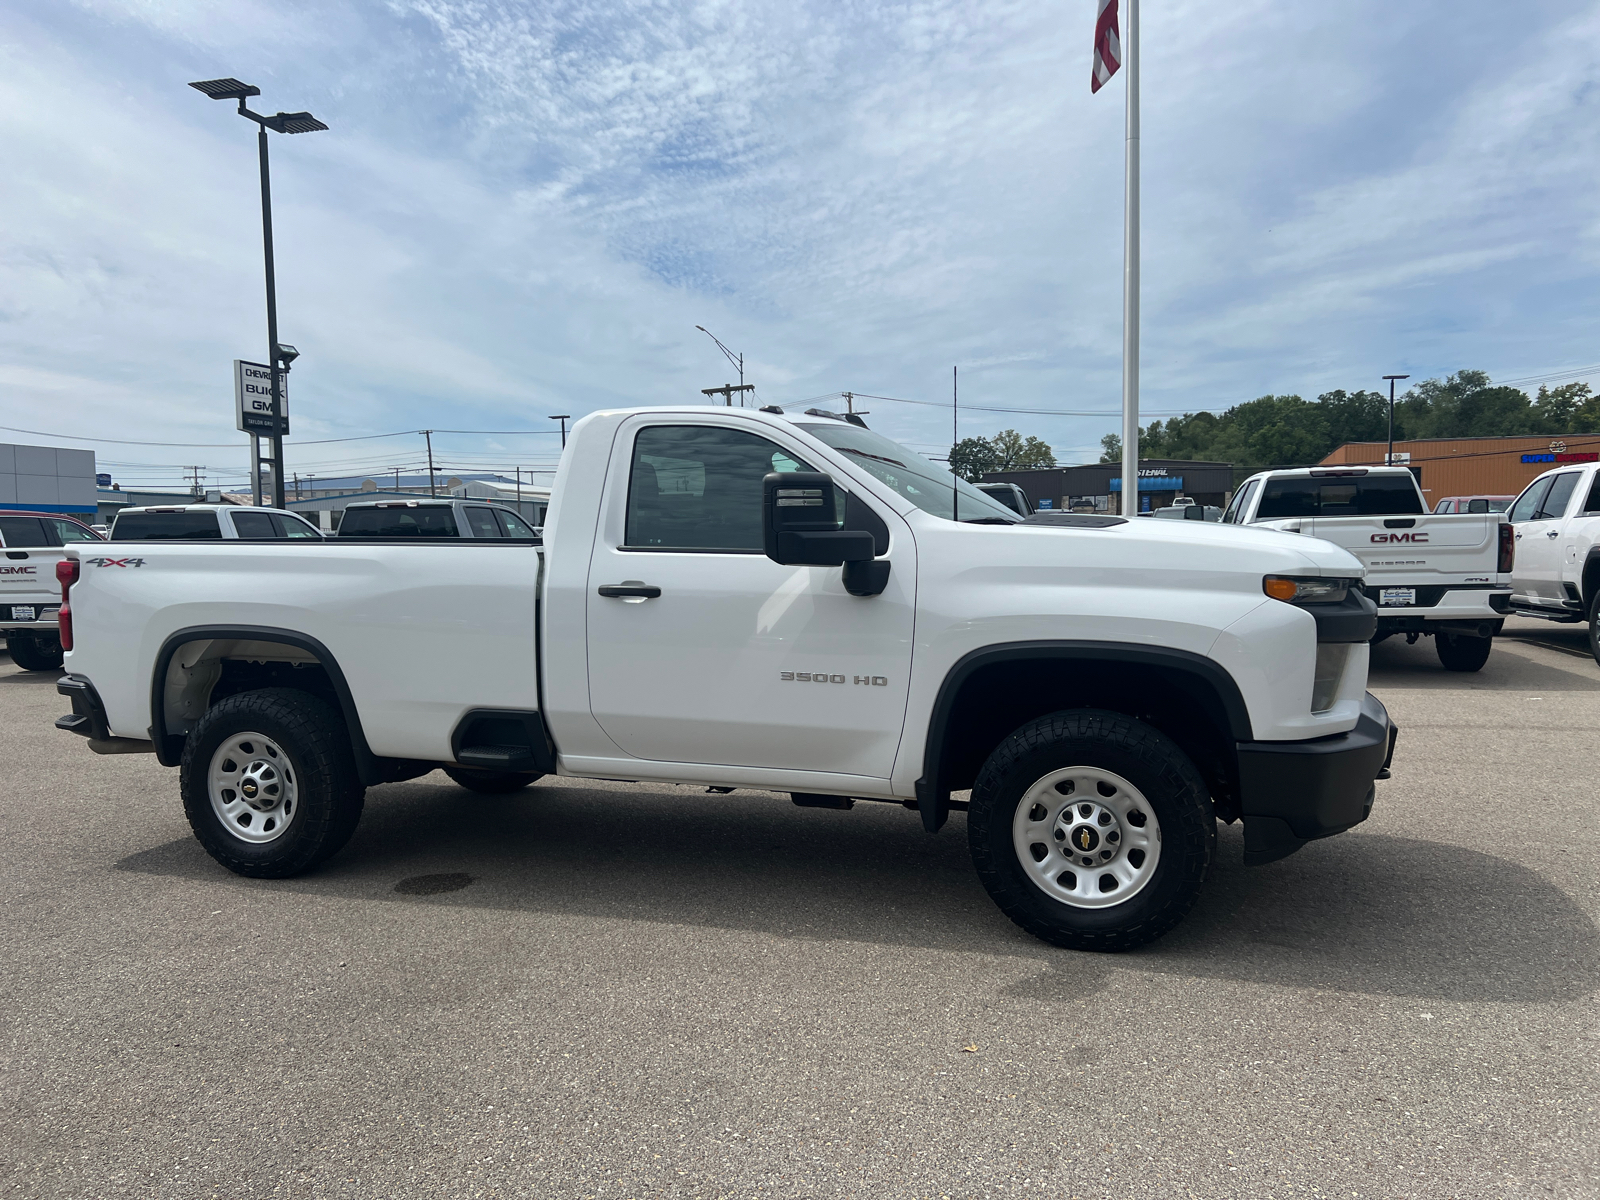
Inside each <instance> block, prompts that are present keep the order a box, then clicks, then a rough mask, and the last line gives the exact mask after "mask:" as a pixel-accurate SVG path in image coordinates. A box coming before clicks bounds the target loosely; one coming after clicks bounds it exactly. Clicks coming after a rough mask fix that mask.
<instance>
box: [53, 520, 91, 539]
mask: <svg viewBox="0 0 1600 1200" xmlns="http://www.w3.org/2000/svg"><path fill="white" fill-rule="evenodd" d="M50 524H52V525H54V526H55V530H56V538H57V540H58V541H60V542H61V544H62V545H66V544H68V543H69V542H98V541H99V540H100V539H99V538H97V537H95V535H94V533H93V532H92V531H90V530H88V529H85V528H84V527H83V526H82V525H79V524H78V523H77V522H76V521H58V520H55V519H54V518H52V519H51V521H50Z"/></svg>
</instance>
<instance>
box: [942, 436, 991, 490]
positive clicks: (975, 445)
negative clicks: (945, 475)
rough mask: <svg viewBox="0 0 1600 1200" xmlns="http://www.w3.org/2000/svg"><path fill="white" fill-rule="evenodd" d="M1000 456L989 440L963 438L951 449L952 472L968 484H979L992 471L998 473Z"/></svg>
mask: <svg viewBox="0 0 1600 1200" xmlns="http://www.w3.org/2000/svg"><path fill="white" fill-rule="evenodd" d="M999 462H1000V455H999V454H998V453H997V452H996V451H995V448H994V446H993V445H992V444H991V443H990V442H989V439H988V438H981V437H970V438H962V439H961V440H960V441H959V442H957V443H956V444H955V445H954V446H952V447H951V448H950V471H951V473H952V474H954V475H958V476H960V477H961V478H962V479H965V480H966V481H967V482H968V483H977V482H978V480H980V479H982V478H983V477H984V476H985V475H986V474H988V473H989V472H990V471H998V470H999V469H1000V467H999V465H998V464H999Z"/></svg>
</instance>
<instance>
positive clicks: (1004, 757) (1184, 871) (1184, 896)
mask: <svg viewBox="0 0 1600 1200" xmlns="http://www.w3.org/2000/svg"><path fill="white" fill-rule="evenodd" d="M1068 767H1085V768H1093V769H1099V770H1102V771H1106V772H1110V773H1114V774H1116V775H1118V776H1121V777H1122V778H1123V779H1124V780H1126V781H1127V782H1128V783H1129V784H1131V785H1132V786H1133V787H1134V788H1136V789H1137V790H1138V791H1139V792H1141V793H1143V797H1144V802H1145V803H1146V804H1147V805H1148V806H1149V808H1150V809H1151V810H1152V811H1153V813H1154V816H1155V818H1156V821H1157V828H1158V831H1159V844H1160V851H1159V858H1158V859H1157V861H1156V865H1155V867H1154V869H1153V874H1151V875H1150V876H1149V878H1148V882H1146V883H1144V884H1142V885H1140V890H1138V891H1137V892H1135V893H1134V894H1133V895H1132V896H1131V897H1130V898H1129V899H1128V900H1126V901H1123V902H1121V903H1115V904H1111V905H1110V906H1108V907H1096V908H1085V907H1078V906H1075V905H1073V904H1068V903H1063V902H1062V901H1060V900H1057V899H1055V898H1052V897H1051V896H1049V895H1047V894H1046V893H1045V891H1044V890H1043V889H1042V888H1041V886H1040V885H1039V884H1037V883H1036V882H1035V881H1034V880H1033V879H1032V878H1030V877H1029V875H1028V871H1027V869H1025V868H1024V866H1023V864H1022V861H1021V856H1020V853H1019V851H1018V849H1017V848H1016V846H1015V845H1014V844H1013V821H1014V820H1015V819H1018V806H1019V804H1020V803H1021V802H1022V800H1023V799H1024V797H1025V796H1026V795H1027V794H1028V792H1029V790H1030V788H1032V787H1033V786H1034V785H1035V784H1036V783H1038V782H1039V781H1041V780H1043V779H1044V778H1045V777H1047V776H1049V775H1050V774H1051V773H1053V772H1056V771H1060V770H1063V769H1065V768H1068ZM1100 794H1101V795H1107V794H1108V793H1105V792H1101V793H1100ZM1085 795H1087V793H1085ZM1072 807H1073V805H1072V804H1068V805H1067V809H1071V808H1072ZM1140 827H1141V828H1143V822H1140ZM967 838H968V841H969V843H970V845H971V849H972V861H973V865H974V866H975V867H976V868H977V871H978V877H979V879H981V880H982V881H983V886H984V887H985V888H987V889H988V892H989V895H990V897H991V898H993V900H994V902H995V903H996V904H998V905H999V906H1000V909H1001V911H1002V912H1004V913H1005V914H1006V915H1007V916H1008V917H1010V918H1011V919H1012V920H1013V921H1015V922H1016V923H1017V924H1018V925H1020V926H1021V927H1022V928H1023V929H1025V930H1027V931H1028V932H1029V933H1031V934H1033V935H1034V936H1035V937H1037V938H1040V939H1042V940H1044V941H1046V942H1051V943H1053V944H1055V945H1057V946H1064V947H1066V948H1067V949H1070V950H1101V951H1106V950H1131V949H1133V948H1134V947H1136V946H1143V945H1145V944H1146V943H1148V942H1152V941H1154V940H1155V939H1156V938H1158V937H1160V936H1161V935H1162V934H1164V933H1166V932H1167V931H1168V930H1169V929H1171V928H1172V927H1173V926H1174V925H1176V924H1177V923H1178V922H1179V921H1181V920H1182V919H1183V917H1184V915H1185V914H1187V913H1188V911H1189V910H1190V908H1192V907H1193V906H1194V902H1195V899H1196V898H1197V897H1198V896H1199V894H1200V888H1201V886H1202V885H1203V884H1204V883H1205V878H1206V873H1207V871H1208V870H1209V869H1210V866H1211V858H1212V855H1213V854H1214V853H1215V852H1216V843H1217V824H1216V814H1215V812H1214V811H1213V809H1212V805H1211V798H1210V793H1209V790H1208V789H1207V787H1206V784H1205V781H1204V780H1203V779H1201V777H1200V773H1199V772H1198V771H1196V770H1195V767H1194V764H1193V763H1192V762H1190V761H1189V759H1188V757H1187V756H1186V755H1185V754H1184V753H1183V751H1182V750H1180V749H1178V747H1177V745H1176V744H1175V743H1174V742H1173V741H1172V740H1171V739H1170V738H1168V737H1167V736H1166V735H1165V734H1163V733H1161V732H1160V731H1159V730H1157V729H1154V728H1152V727H1151V726H1149V725H1146V724H1144V723H1143V722H1141V721H1136V720H1134V719H1133V718H1131V717H1127V716H1124V715H1122V714H1121V713H1114V712H1105V711H1101V710H1096V709H1077V710H1073V711H1069V712H1059V713H1053V714H1051V715H1050V716H1047V717H1041V718H1040V719H1039V720H1037V721H1033V722H1031V723H1029V724H1027V725H1024V726H1023V727H1022V728H1021V729H1018V730H1017V731H1016V732H1015V733H1013V734H1011V736H1010V737H1008V738H1006V740H1005V741H1003V742H1001V743H1000V745H999V747H997V748H996V750H995V751H994V753H993V754H991V755H990V756H989V761H988V762H986V763H985V764H984V766H983V770H982V771H981V772H979V774H978V780H977V782H976V783H975V784H974V785H973V789H972V799H971V807H970V808H969V810H968V812H967ZM1041 848H1042V847H1041ZM1063 852H1064V851H1063ZM1129 853H1130V854H1131V853H1132V852H1131V851H1130V852H1129ZM1035 857H1036V858H1037V857H1038V856H1037V855H1035ZM1070 861H1071V860H1070V858H1069V859H1067V860H1066V861H1064V862H1063V863H1061V864H1060V865H1061V866H1063V867H1065V866H1067V865H1068V864H1069V863H1070ZM1051 869H1054V868H1051ZM1096 869H1097V870H1098V868H1096Z"/></svg>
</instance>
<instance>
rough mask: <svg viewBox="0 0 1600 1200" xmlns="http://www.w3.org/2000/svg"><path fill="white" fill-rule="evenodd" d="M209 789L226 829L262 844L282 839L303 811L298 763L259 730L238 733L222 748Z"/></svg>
mask: <svg viewBox="0 0 1600 1200" xmlns="http://www.w3.org/2000/svg"><path fill="white" fill-rule="evenodd" d="M206 791H207V792H208V794H209V795H210V797H211V811H212V812H214V813H215V814H216V815H217V820H219V821H221V822H222V827H223V828H224V829H226V830H227V831H228V832H229V833H231V834H232V835H233V836H234V837H236V838H238V839H239V840H240V841H242V842H250V843H253V844H254V845H258V846H259V845H263V844H265V843H267V842H275V841H277V840H278V839H279V838H281V837H282V836H283V835H284V834H285V833H287V832H288V831H289V827H290V826H291V825H292V824H294V819H295V817H296V816H298V815H299V813H300V789H299V787H298V786H297V784H296V782H295V772H294V765H293V764H292V763H290V761H289V756H288V755H287V754H285V753H284V752H283V747H282V746H280V745H278V743H277V742H275V741H273V740H272V739H271V738H269V737H265V736H263V735H262V734H259V733H236V734H234V735H233V736H231V737H229V738H227V739H226V740H224V741H223V743H222V745H220V746H218V747H217V750H216V753H215V754H213V755H212V756H211V768H210V771H209V772H208V773H207V777H206Z"/></svg>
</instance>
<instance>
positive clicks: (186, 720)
mask: <svg viewBox="0 0 1600 1200" xmlns="http://www.w3.org/2000/svg"><path fill="white" fill-rule="evenodd" d="M265 687H289V688H296V689H298V690H300V691H303V692H307V693H309V694H311V695H313V696H317V697H319V698H321V699H323V700H326V701H327V702H328V703H329V704H331V705H332V706H333V707H334V709H335V710H336V711H338V712H339V713H341V714H342V715H343V717H344V720H345V725H346V728H347V730H348V732H349V736H350V746H351V750H352V751H353V752H354V754H355V758H356V768H357V770H358V771H359V772H360V773H361V777H362V780H363V782H366V783H368V784H371V783H382V782H388V781H391V780H392V779H395V778H410V777H413V776H414V775H416V774H421V773H422V772H421V771H420V770H418V769H417V768H418V764H414V763H412V762H411V761H410V760H401V759H379V758H377V757H376V756H374V755H373V753H372V750H371V748H370V747H368V745H367V739H366V734H365V733H364V731H363V730H362V728H361V719H360V715H359V714H358V713H357V712H356V708H355V701H354V699H353V698H352V697H351V695H350V689H349V686H348V685H347V684H346V683H345V679H344V673H343V672H342V671H341V670H340V669H339V664H338V663H337V662H336V661H334V659H333V658H332V656H331V655H329V654H328V652H327V649H326V647H324V646H323V645H322V644H321V643H320V642H317V641H315V640H314V639H312V638H308V637H305V636H304V635H301V634H297V633H293V632H290V631H286V630H285V631H279V630H275V629H268V628H265V627H255V626H247V627H241V628H224V627H219V626H196V627H193V628H190V629H184V630H179V631H178V632H177V633H175V634H173V635H172V636H171V637H170V638H168V639H167V642H166V644H165V645H164V646H163V647H162V648H161V653H160V654H159V655H158V656H157V658H156V670H155V677H154V679H153V680H152V695H151V727H150V740H151V741H152V742H154V743H155V747H156V758H157V760H158V761H159V762H160V763H161V764H162V765H163V766H167V767H175V766H177V765H178V763H179V761H180V760H181V759H182V757H183V744H184V741H185V740H186V739H187V737H188V735H189V733H190V731H191V730H193V729H194V727H195V725H196V724H197V723H198V722H199V720H200V718H201V717H202V716H204V715H205V713H206V710H207V709H209V708H210V707H211V706H212V705H213V704H216V703H217V702H218V701H220V700H223V699H226V698H227V697H228V696H235V695H238V694H239V693H240V692H248V691H254V690H256V689H258V688H265ZM428 769H431V767H430V768H428Z"/></svg>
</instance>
